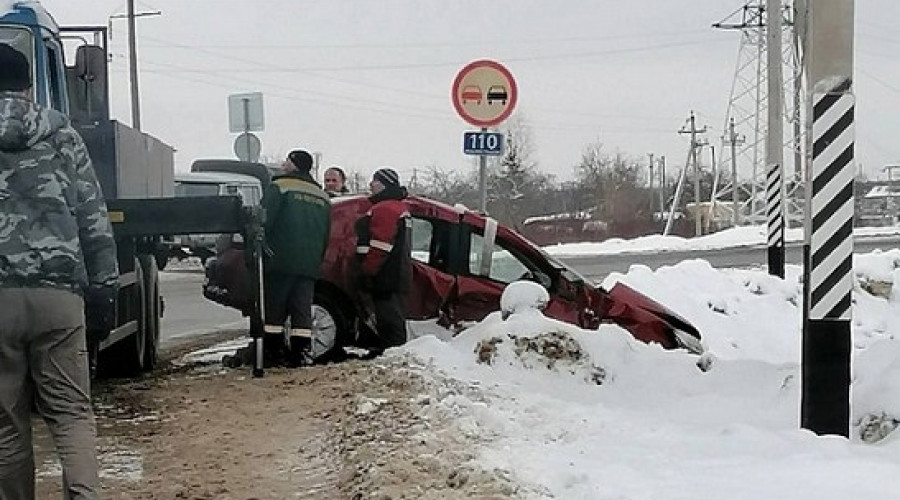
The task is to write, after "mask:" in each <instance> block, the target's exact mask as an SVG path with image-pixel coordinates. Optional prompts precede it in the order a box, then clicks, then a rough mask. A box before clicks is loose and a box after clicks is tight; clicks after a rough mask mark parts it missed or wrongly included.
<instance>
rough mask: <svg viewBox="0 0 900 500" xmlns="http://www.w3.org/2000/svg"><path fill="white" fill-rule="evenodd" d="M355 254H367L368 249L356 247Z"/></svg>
mask: <svg viewBox="0 0 900 500" xmlns="http://www.w3.org/2000/svg"><path fill="white" fill-rule="evenodd" d="M356 253H369V247H364V246H358V247H356Z"/></svg>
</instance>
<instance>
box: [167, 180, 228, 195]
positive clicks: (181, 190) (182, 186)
mask: <svg viewBox="0 0 900 500" xmlns="http://www.w3.org/2000/svg"><path fill="white" fill-rule="evenodd" d="M218 194H219V185H218V184H209V183H202V182H179V183H177V184H175V196H216V195H218Z"/></svg>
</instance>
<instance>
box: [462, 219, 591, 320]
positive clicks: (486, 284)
mask: <svg viewBox="0 0 900 500" xmlns="http://www.w3.org/2000/svg"><path fill="white" fill-rule="evenodd" d="M460 231H461V234H462V238H461V241H462V243H461V244H460V247H461V248H462V249H463V253H465V254H466V258H465V262H464V264H463V266H462V267H461V268H460V270H459V273H458V275H457V278H456V291H455V292H456V293H455V294H454V300H453V302H452V304H451V306H452V311H453V320H454V322H471V321H480V320H482V319H484V317H485V316H487V315H488V314H490V313H491V312H493V311H499V310H500V298H501V296H502V295H503V291H504V290H505V289H506V286H507V285H509V284H510V283H513V282H514V281H519V280H533V281H536V282H539V283H541V284H542V285H543V286H544V287H545V288H547V289H548V292H549V294H550V303H549V304H548V306H547V308H546V309H545V311H544V312H545V314H547V315H548V316H551V317H554V318H556V319H559V320H561V321H567V322H570V323H573V324H577V323H578V312H579V306H578V304H577V302H576V300H575V298H574V297H572V298H564V297H561V296H560V294H559V293H558V291H557V290H556V285H557V284H556V282H557V281H558V280H559V276H558V275H559V273H558V272H557V271H556V270H554V269H553V267H552V266H551V265H550V263H548V262H546V260H544V259H542V258H541V257H540V254H539V253H537V252H536V251H535V250H534V249H533V248H531V247H529V246H528V243H527V242H524V241H520V239H521V238H519V239H517V238H515V237H514V236H515V235H514V234H512V233H511V232H510V231H509V230H506V229H504V228H502V227H499V226H498V225H497V222H496V221H495V220H494V219H491V218H485V217H482V216H480V215H475V214H471V215H469V216H467V217H465V218H464V219H463V224H462V226H461V228H460Z"/></svg>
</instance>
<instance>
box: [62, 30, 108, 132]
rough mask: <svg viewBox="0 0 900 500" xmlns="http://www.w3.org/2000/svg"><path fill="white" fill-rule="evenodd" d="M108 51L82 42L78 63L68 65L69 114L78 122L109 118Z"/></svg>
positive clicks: (98, 120) (76, 55)
mask: <svg viewBox="0 0 900 500" xmlns="http://www.w3.org/2000/svg"><path fill="white" fill-rule="evenodd" d="M106 69H107V68H106V51H105V50H104V49H103V48H102V47H98V46H96V45H81V46H79V47H78V48H77V49H76V51H75V64H74V66H71V67H69V68H67V71H66V76H67V83H68V86H69V108H70V109H69V114H70V115H71V118H72V121H73V122H75V123H77V124H91V123H98V122H101V121H106V120H108V119H109V103H108V99H107V83H108V77H107V72H106Z"/></svg>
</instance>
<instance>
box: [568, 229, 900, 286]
mask: <svg viewBox="0 0 900 500" xmlns="http://www.w3.org/2000/svg"><path fill="white" fill-rule="evenodd" d="M898 247H900V238H898V237H896V236H891V237H881V238H878V237H871V238H865V239H862V238H859V239H857V240H856V241H854V252H855V253H870V252H872V251H874V250H876V249H881V250H890V249H893V248H898ZM557 258H559V260H561V261H563V262H565V263H566V264H568V265H570V266H572V267H573V268H575V270H577V271H578V272H580V273H581V274H583V275H585V277H587V278H590V279H594V280H599V279H603V278H604V277H606V276H607V275H609V274H610V273H613V272H620V273H625V272H627V271H628V268H629V267H631V265H632V264H642V265H645V266H648V267H650V268H651V269H657V268H659V267H661V266H671V265H673V264H677V263H679V262H681V261H683V260H689V259H705V260H707V261H709V263H710V264H711V265H712V266H713V267H740V268H753V267H763V266H765V264H766V261H767V259H768V256H767V253H766V247H765V246H755V247H754V246H747V247H733V248H725V249H719V250H703V251H693V252H660V253H635V254H628V253H620V254H616V255H578V256H557ZM802 259H803V247H802V245H800V244H791V245H788V246H787V248H786V249H785V261H786V262H787V263H788V264H795V265H800V264H801V262H802Z"/></svg>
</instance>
